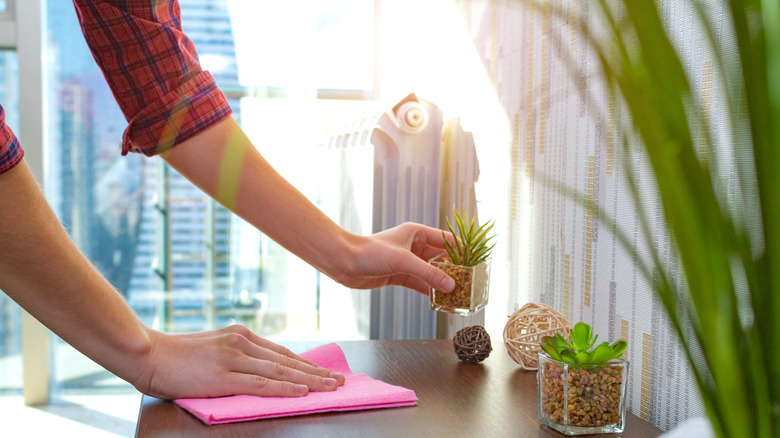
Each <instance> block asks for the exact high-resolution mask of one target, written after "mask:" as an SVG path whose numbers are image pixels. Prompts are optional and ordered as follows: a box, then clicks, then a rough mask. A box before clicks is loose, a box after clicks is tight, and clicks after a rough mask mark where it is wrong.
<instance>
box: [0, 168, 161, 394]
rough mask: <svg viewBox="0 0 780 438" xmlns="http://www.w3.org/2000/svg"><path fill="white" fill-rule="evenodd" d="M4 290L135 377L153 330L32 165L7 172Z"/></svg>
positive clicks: (0, 179) (0, 279) (1, 222)
mask: <svg viewBox="0 0 780 438" xmlns="http://www.w3.org/2000/svg"><path fill="white" fill-rule="evenodd" d="M0 248H2V250H0V289H1V290H2V291H3V292H5V293H6V294H7V295H8V296H10V297H11V298H12V299H13V300H14V301H16V302H17V303H18V304H19V305H20V306H22V307H23V308H24V309H26V310H27V311H28V312H30V314H32V315H33V316H34V317H35V318H37V319H38V320H40V321H41V322H42V323H43V324H45V325H46V326H47V327H48V328H49V329H51V330H52V331H53V332H55V333H56V334H57V335H59V336H60V337H61V338H62V339H64V340H65V341H66V342H68V343H70V344H71V345H73V346H74V347H76V348H77V349H78V350H80V351H81V352H82V353H84V354H85V355H87V356H88V357H90V358H92V359H93V360H95V361H96V362H98V363H100V364H101V365H102V366H104V367H105V368H107V369H108V370H110V371H112V372H114V373H115V374H117V375H118V376H120V377H122V378H124V379H126V380H129V381H133V380H135V379H136V378H137V375H138V374H139V373H140V371H141V370H140V369H139V368H141V366H140V365H139V364H140V360H139V359H141V358H142V357H143V356H144V354H145V353H146V352H148V350H149V349H150V348H151V345H150V339H149V336H148V333H147V330H146V329H145V327H144V326H143V324H142V323H141V322H140V321H139V320H138V318H137V317H136V316H135V314H134V313H133V312H132V310H131V309H130V308H129V307H128V305H127V304H126V303H125V301H124V300H123V299H122V297H121V296H120V295H119V294H118V293H117V292H116V291H115V290H114V288H113V287H112V286H111V285H110V284H109V283H108V282H107V281H106V280H105V279H104V278H103V276H102V275H101V274H100V273H99V272H98V271H97V270H96V269H95V268H94V267H93V266H92V265H91V264H90V263H89V261H88V260H87V259H86V258H85V257H84V256H83V255H82V254H81V252H80V251H79V250H78V249H77V248H76V247H75V245H74V244H73V243H72V241H71V240H70V238H69V236H68V235H67V233H66V232H65V230H64V229H63V228H62V226H61V225H60V224H59V221H58V220H57V218H56V217H55V216H54V213H53V212H52V211H51V209H50V208H49V206H48V204H47V202H46V200H45V199H44V196H43V194H42V193H41V191H40V189H39V188H38V186H37V184H36V182H35V180H34V178H33V177H32V174H31V173H30V171H29V169H28V168H27V166H26V164H25V163H24V162H22V163H21V164H20V165H18V166H17V167H15V168H14V169H12V170H11V171H9V172H7V173H4V174H1V175H0Z"/></svg>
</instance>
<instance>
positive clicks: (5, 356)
mask: <svg viewBox="0 0 780 438" xmlns="http://www.w3.org/2000/svg"><path fill="white" fill-rule="evenodd" d="M0 6H2V7H3V8H4V7H5V3H1V4H0ZM17 78H18V64H17V56H16V52H14V51H10V50H0V104H2V105H3V108H4V109H5V116H6V119H5V121H6V123H8V124H9V126H11V128H12V129H14V131H15V132H18V129H19V118H18V116H19V108H18V103H19V84H18V80H17ZM21 320H22V316H21V310H20V308H19V306H17V305H16V303H14V302H13V301H12V300H11V299H10V298H8V297H7V296H6V295H5V294H3V293H2V292H0V395H9V394H20V393H21V389H22V387H21V385H22V358H21V357H22V356H21V355H22V345H21V339H22V334H21V327H22V322H21Z"/></svg>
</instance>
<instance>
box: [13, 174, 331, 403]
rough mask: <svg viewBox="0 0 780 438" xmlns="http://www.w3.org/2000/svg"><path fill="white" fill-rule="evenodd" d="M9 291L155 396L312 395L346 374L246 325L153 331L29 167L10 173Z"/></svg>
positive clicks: (72, 340)
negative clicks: (74, 236)
mask: <svg viewBox="0 0 780 438" xmlns="http://www.w3.org/2000/svg"><path fill="white" fill-rule="evenodd" d="M0 248H2V250H0V289H1V290H2V291H3V292H5V293H6V294H7V295H8V296H9V297H11V298H12V299H13V300H14V301H16V302H17V303H18V304H19V305H21V306H22V307H23V308H24V309H26V310H27V311H28V312H30V314H32V315H33V316H34V317H35V318H37V319H38V320H39V321H41V322H43V323H44V324H45V325H46V326H47V327H48V328H49V329H51V330H52V331H53V332H54V333H56V334H57V335H58V336H60V337H61V338H62V339H63V340H65V341H66V342H68V343H69V344H71V345H73V346H74V347H75V348H77V349H78V350H79V351H81V352H82V353H84V354H85V355H86V356H88V357H90V358H91V359H93V360H94V361H96V362H97V363H99V364H100V365H102V366H103V367H105V368H106V369H107V370H109V371H111V372H112V373H114V374H116V375H117V376H118V377H120V378H122V379H124V380H126V381H128V382H130V383H132V384H133V385H134V386H135V387H136V388H138V390H140V391H141V392H143V393H145V394H149V395H152V396H156V397H164V398H177V397H213V396H220V395H231V394H257V395H284V396H299V395H305V394H306V393H307V392H308V391H309V390H314V391H326V390H333V389H335V388H336V387H337V386H338V385H339V384H343V382H344V377H343V375H340V374H331V372H330V371H329V370H326V369H324V368H320V367H316V366H314V365H313V364H311V363H310V362H308V361H306V360H304V359H302V358H300V357H299V356H297V355H294V354H292V353H291V352H289V351H288V350H286V349H284V348H283V347H280V346H278V345H275V344H273V343H271V342H269V341H267V340H265V339H261V338H259V337H258V336H256V335H254V334H253V333H251V332H250V331H249V330H247V329H246V328H244V327H239V326H236V327H230V328H227V329H223V330H216V331H211V332H204V333H196V334H191V335H168V334H163V333H160V332H158V331H155V330H151V329H149V328H147V327H145V326H144V325H143V324H142V323H141V321H140V320H139V319H138V318H137V317H136V316H135V314H134V313H133V311H132V309H131V308H130V307H129V306H128V305H127V303H126V302H125V301H124V300H123V298H122V297H121V295H120V294H119V293H117V292H116V291H115V289H114V288H113V287H112V286H111V284H109V283H108V281H107V280H105V278H104V277H103V276H102V275H101V274H100V273H99V272H98V271H97V270H96V269H95V268H94V267H93V266H92V265H91V264H90V263H89V261H88V260H87V259H86V258H85V257H84V256H83V255H82V254H81V252H80V251H79V250H78V249H77V248H76V246H75V245H74V244H73V242H72V241H71V240H70V238H69V237H68V235H67V233H66V232H65V230H64V229H63V228H62V226H61V225H60V223H59V221H58V220H57V218H56V216H55V215H54V213H53V212H52V211H51V209H50V208H49V206H48V204H47V202H46V200H45V199H44V196H43V193H42V192H41V190H40V189H39V188H38V185H37V183H36V182H35V180H34V178H33V176H32V174H31V173H30V171H29V169H28V167H27V165H26V163H25V162H24V161H22V162H21V163H20V164H19V165H17V166H16V167H14V168H12V169H11V170H9V171H7V172H6V173H3V174H0Z"/></svg>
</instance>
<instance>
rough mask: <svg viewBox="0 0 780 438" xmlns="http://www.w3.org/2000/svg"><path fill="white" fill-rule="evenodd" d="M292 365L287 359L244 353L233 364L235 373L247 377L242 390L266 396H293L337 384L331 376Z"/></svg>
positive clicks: (332, 388) (335, 386)
mask: <svg viewBox="0 0 780 438" xmlns="http://www.w3.org/2000/svg"><path fill="white" fill-rule="evenodd" d="M293 366H294V365H293V364H291V363H289V362H287V363H285V362H274V361H271V360H258V359H255V358H253V357H249V356H246V357H245V360H242V361H240V362H239V363H237V364H236V367H235V373H237V374H239V375H245V376H249V378H250V386H249V387H248V389H245V391H248V393H252V394H259V395H266V396H270V395H273V396H277V395H282V396H288V397H294V396H300V395H306V394H308V392H309V391H334V390H336V389H337V388H338V387H339V383H338V382H337V381H336V379H334V378H331V377H326V378H323V377H320V376H318V375H314V374H310V373H308V372H304V371H301V370H298V369H295V368H293ZM304 388H305V390H304Z"/></svg>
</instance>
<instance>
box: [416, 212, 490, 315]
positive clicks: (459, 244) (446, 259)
mask: <svg viewBox="0 0 780 438" xmlns="http://www.w3.org/2000/svg"><path fill="white" fill-rule="evenodd" d="M453 217H454V219H455V229H453V227H452V225H451V224H450V220H449V218H447V228H449V230H450V232H451V233H452V234H453V236H455V241H454V242H453V243H451V242H450V241H449V240H447V239H446V237H445V246H446V250H447V252H446V253H443V254H441V255H438V256H436V257H434V258H432V259H430V260H429V263H430V264H432V265H433V266H436V267H437V268H439V269H441V270H442V271H444V272H446V273H447V274H448V275H449V276H450V277H452V278H453V279H454V280H455V288H454V289H453V290H452V292H442V291H437V290H436V289H434V288H431V290H430V305H431V309H433V310H437V311H440V312H450V313H457V314H461V315H471V314H472V313H475V312H478V311H480V310H482V309H483V308H484V307H485V305H487V302H488V289H489V286H490V261H491V259H490V253H491V252H492V250H493V247H494V246H495V243H494V242H490V240H491V239H493V237H495V236H494V235H491V234H489V233H490V231H491V230H492V228H493V225H494V224H495V221H493V220H490V221H488V222H486V223H484V224H482V225H481V226H477V218H476V215H474V216H473V217H471V218H469V216H468V215H467V214H460V213H459V212H458V210H457V209H453ZM456 230H457V231H456ZM442 234H444V232H442Z"/></svg>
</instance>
